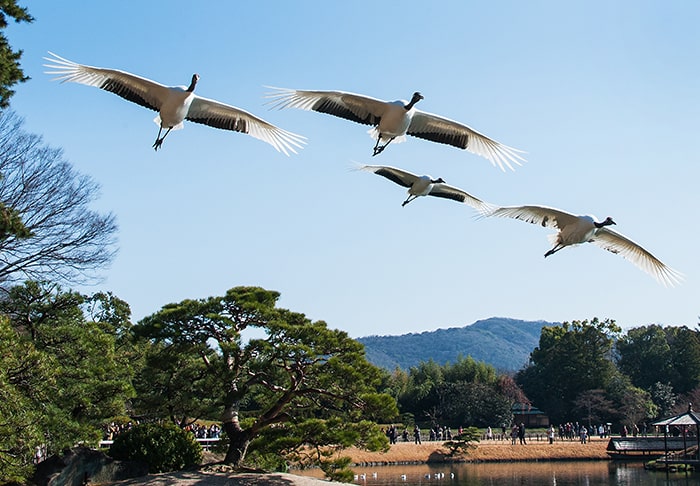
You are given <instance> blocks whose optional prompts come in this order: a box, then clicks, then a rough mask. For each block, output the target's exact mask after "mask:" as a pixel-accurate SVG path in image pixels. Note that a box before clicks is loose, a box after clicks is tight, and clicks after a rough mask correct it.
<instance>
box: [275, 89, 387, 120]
mask: <svg viewBox="0 0 700 486" xmlns="http://www.w3.org/2000/svg"><path fill="white" fill-rule="evenodd" d="M268 88H270V89H273V90H275V91H274V92H271V93H268V94H267V95H266V98H270V99H271V101H270V102H269V103H268V104H270V105H271V106H272V107H274V108H279V109H282V108H299V109H301V110H307V111H317V112H319V113H327V114H329V115H333V116H337V117H340V118H345V119H346V120H350V121H354V122H356V123H362V124H363V125H372V126H375V125H378V124H379V120H380V119H381V117H382V114H383V113H384V110H385V108H386V105H387V103H386V102H385V101H381V100H377V99H374V98H370V97H369V96H362V95H358V94H353V93H345V92H343V91H304V90H299V89H285V88H273V87H270V86H268Z"/></svg>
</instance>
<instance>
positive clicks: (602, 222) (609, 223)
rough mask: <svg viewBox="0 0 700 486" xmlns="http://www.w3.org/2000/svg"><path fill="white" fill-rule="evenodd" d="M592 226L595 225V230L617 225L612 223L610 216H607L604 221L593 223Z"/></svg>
mask: <svg viewBox="0 0 700 486" xmlns="http://www.w3.org/2000/svg"><path fill="white" fill-rule="evenodd" d="M593 224H594V225H595V227H596V228H598V229H600V228H603V227H604V226H610V225H611V224H617V223H615V221H613V220H612V218H611V217H610V216H608V217H607V218H606V219H605V221H601V222H600V223H598V222H594V223H593Z"/></svg>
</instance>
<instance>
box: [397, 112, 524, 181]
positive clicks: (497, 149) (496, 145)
mask: <svg viewBox="0 0 700 486" xmlns="http://www.w3.org/2000/svg"><path fill="white" fill-rule="evenodd" d="M406 133H408V134H409V135H412V136H414V137H419V138H424V139H426V140H431V141H433V142H438V143H444V144H447V145H452V146H454V147H458V148H461V149H466V150H468V151H470V152H471V153H473V154H476V155H479V156H481V157H484V158H486V159H487V160H489V161H490V162H491V163H492V164H493V165H494V166H498V167H499V168H500V169H501V170H505V167H508V168H509V169H511V170H514V168H513V165H512V164H515V165H522V164H521V162H524V161H525V159H524V158H523V157H522V156H521V155H520V154H521V153H523V152H522V151H521V150H518V149H514V148H512V147H509V146H507V145H503V144H502V143H500V142H497V141H495V140H493V139H491V138H489V137H487V136H486V135H483V134H481V133H479V132H477V131H476V130H474V129H473V128H470V127H468V126H467V125H464V124H462V123H459V122H456V121H453V120H450V119H448V118H444V117H441V116H438V115H433V114H432V113H426V112H423V111H420V110H416V112H415V113H414V115H413V118H412V119H411V124H410V126H409V127H408V131H407V132H406Z"/></svg>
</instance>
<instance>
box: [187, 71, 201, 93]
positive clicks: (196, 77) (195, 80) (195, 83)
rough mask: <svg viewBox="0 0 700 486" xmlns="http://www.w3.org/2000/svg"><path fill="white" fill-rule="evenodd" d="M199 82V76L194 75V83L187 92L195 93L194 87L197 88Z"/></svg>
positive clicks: (192, 82)
mask: <svg viewBox="0 0 700 486" xmlns="http://www.w3.org/2000/svg"><path fill="white" fill-rule="evenodd" d="M197 81H199V76H198V75H197V74H193V75H192V81H191V82H190V85H189V87H188V88H187V92H188V93H191V92H193V91H194V87H195V86H197Z"/></svg>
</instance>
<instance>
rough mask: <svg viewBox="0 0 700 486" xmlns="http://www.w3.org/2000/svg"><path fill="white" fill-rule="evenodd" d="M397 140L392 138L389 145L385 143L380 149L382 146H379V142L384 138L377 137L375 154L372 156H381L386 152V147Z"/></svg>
mask: <svg viewBox="0 0 700 486" xmlns="http://www.w3.org/2000/svg"><path fill="white" fill-rule="evenodd" d="M395 138H396V137H391V138H390V139H389V141H388V142H387V143H385V144H384V145H382V146H381V147H380V146H379V142H381V140H382V136H381V135H379V136H378V137H377V143H376V144H375V145H374V153H373V154H372V157H374V156H375V155H378V154H381V153H382V150H384V149H385V148H386V146H387V145H389V144H390V143H391V141H392V140H394V139H395Z"/></svg>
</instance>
